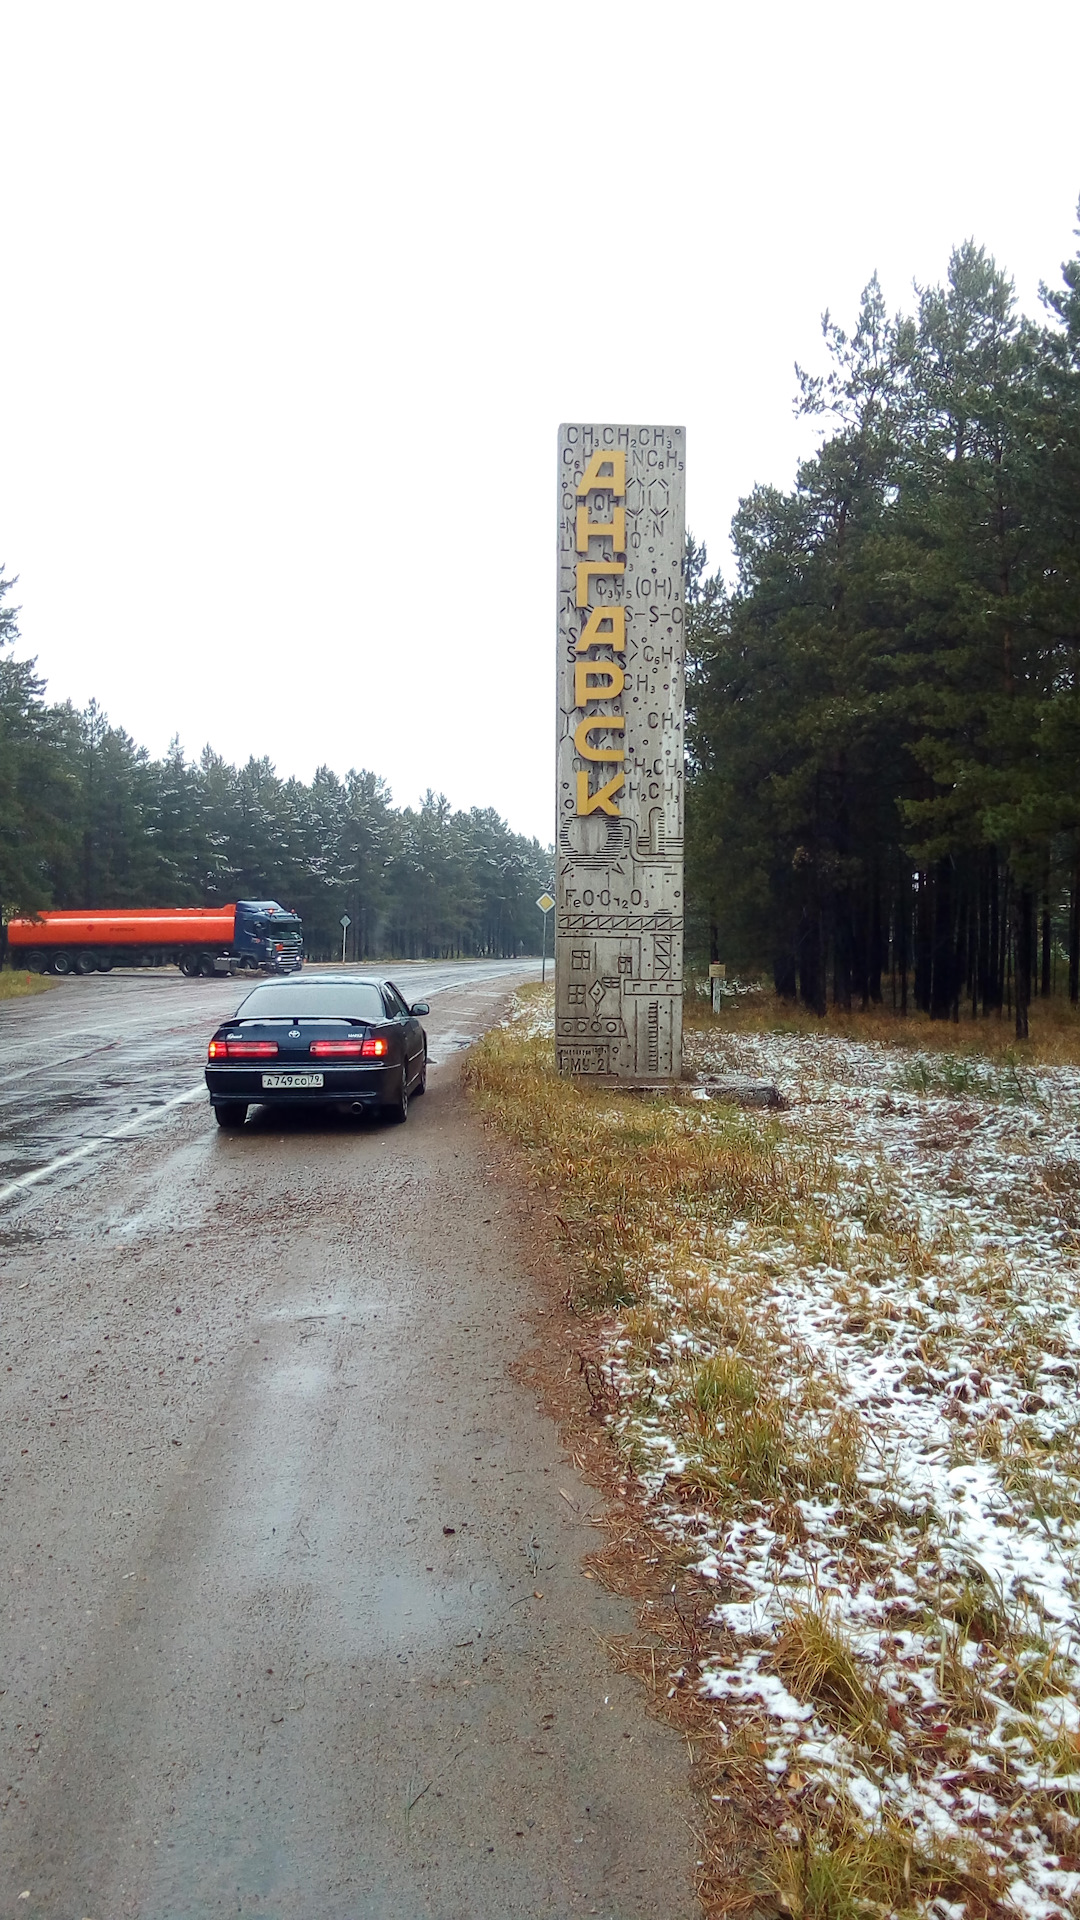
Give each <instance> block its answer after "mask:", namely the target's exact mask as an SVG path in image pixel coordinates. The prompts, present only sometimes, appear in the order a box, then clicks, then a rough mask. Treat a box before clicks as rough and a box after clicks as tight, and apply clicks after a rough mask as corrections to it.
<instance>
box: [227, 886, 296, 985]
mask: <svg viewBox="0 0 1080 1920" xmlns="http://www.w3.org/2000/svg"><path fill="white" fill-rule="evenodd" d="M233 948H234V951H235V953H236V955H237V958H238V959H240V960H242V961H244V962H246V964H247V965H248V966H249V967H266V968H268V969H269V970H270V972H271V973H297V972H299V970H300V968H301V967H302V966H303V964H304V929H303V922H302V921H301V920H300V918H299V915H298V914H295V913H290V912H289V910H288V908H287V907H283V906H280V905H279V904H278V902H277V901H276V900H238V901H237V903H236V929H235V932H234V934H233Z"/></svg>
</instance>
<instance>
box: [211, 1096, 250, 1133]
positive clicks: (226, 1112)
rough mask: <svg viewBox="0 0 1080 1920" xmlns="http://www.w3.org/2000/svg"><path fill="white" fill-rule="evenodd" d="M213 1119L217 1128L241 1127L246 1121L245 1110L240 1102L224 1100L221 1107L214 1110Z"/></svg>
mask: <svg viewBox="0 0 1080 1920" xmlns="http://www.w3.org/2000/svg"><path fill="white" fill-rule="evenodd" d="M214 1119H215V1120H216V1121H217V1123H218V1126H219V1127H242V1126H243V1124H244V1121H245V1120H246V1119H247V1108H246V1106H245V1105H244V1103H243V1101H242V1100H226V1101H225V1102H224V1104H223V1105H222V1106H220V1107H215V1108H214Z"/></svg>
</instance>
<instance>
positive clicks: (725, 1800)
mask: <svg viewBox="0 0 1080 1920" xmlns="http://www.w3.org/2000/svg"><path fill="white" fill-rule="evenodd" d="M508 1004H509V1003H508ZM463 1078H464V1081H465V1085H464V1092H465V1096H466V1099H467V1101H468V1103H469V1105H470V1107H471V1108H472V1111H473V1114H474V1116H475V1118H476V1119H477V1121H478V1122H479V1124H480V1125H481V1126H482V1127H483V1128H484V1131H485V1135H486V1137H487V1140H488V1144H489V1146H490V1148H491V1157H492V1161H493V1162H494V1164H495V1165H496V1166H497V1168H498V1175H497V1177H498V1179H499V1181H500V1184H501V1185H502V1187H503V1190H504V1193H505V1195H506V1198H507V1202H508V1205H509V1207H510V1209H511V1211H510V1213H509V1215H508V1217H507V1220H506V1225H507V1226H508V1227H510V1228H511V1230H512V1232H513V1234H514V1237H515V1239H516V1241H517V1246H518V1253H519V1257H520V1259H521V1261H522V1264H523V1266H524V1267H525V1269H526V1271H528V1272H529V1273H530V1274H531V1275H532V1276H533V1278H534V1280H535V1283H536V1287H537V1292H538V1294H539V1295H540V1296H541V1297H542V1298H543V1299H544V1302H545V1304H544V1306H543V1307H542V1308H540V1309H538V1313H539V1315H540V1316H541V1317H540V1318H539V1320H538V1323H537V1326H536V1333H537V1340H536V1344H535V1345H534V1346H533V1347H532V1348H530V1349H529V1351H528V1352H527V1353H526V1354H524V1355H523V1357H522V1358H521V1360H520V1361H518V1362H517V1363H516V1365H515V1366H514V1368H513V1369H512V1372H513V1377H514V1378H515V1379H516V1380H517V1381H518V1382H519V1383H520V1384H521V1385H522V1386H525V1387H527V1388H529V1389H530V1390H531V1391H532V1392H533V1393H534V1394H535V1396H536V1398H537V1401H538V1402H539V1404H540V1405H541V1407H542V1408H543V1411H544V1412H545V1414H546V1415H547V1416H548V1418H549V1419H551V1420H552V1421H553V1422H554V1424H555V1426H556V1429H557V1431H558V1434H559V1438H560V1440H561V1442H562V1444H563V1446H564V1447H565V1448H566V1451H567V1453H568V1455H569V1456H570V1458H571V1459H572V1461H573V1463H574V1465H575V1467H576V1468H577V1469H578V1471H579V1473H580V1474H581V1475H582V1477H583V1478H584V1479H585V1480H586V1481H587V1482H588V1483H589V1485H590V1486H592V1487H595V1489H596V1490H597V1492H598V1493H599V1494H600V1495H601V1497H602V1499H603V1500H604V1502H605V1510H604V1514H603V1517H602V1526H603V1531H604V1534H605V1536H606V1538H605V1543H604V1545H603V1546H601V1547H598V1548H597V1549H596V1551H595V1552H593V1553H590V1554H588V1555H587V1556H586V1557H585V1561H584V1572H585V1577H586V1578H587V1579H595V1580H598V1581H600V1582H601V1584H602V1585H603V1586H605V1587H606V1588H607V1589H608V1591H609V1592H611V1593H613V1594H616V1595H618V1596H619V1597H620V1598H622V1599H625V1600H628V1601H631V1602H632V1603H633V1604H634V1605H635V1606H636V1607H637V1610H638V1625H637V1631H636V1632H635V1633H633V1634H626V1635H621V1636H619V1637H617V1638H613V1639H610V1640H608V1641H607V1642H606V1643H605V1644H606V1648H607V1652H608V1655H609V1657H610V1659H611V1662H612V1665H613V1666H614V1667H615V1669H616V1670H617V1671H618V1672H621V1673H625V1674H629V1675H631V1676H632V1677H633V1678H634V1679H635V1680H637V1681H638V1682H639V1683H640V1685H641V1687H642V1688H643V1690H644V1693H645V1696H646V1711H647V1712H648V1714H649V1716H650V1717H651V1718H653V1719H656V1720H657V1721H659V1722H661V1723H662V1724H663V1725H665V1726H667V1727H669V1728H671V1729H672V1730H673V1731H675V1732H677V1733H679V1734H680V1735H681V1736H682V1738H683V1739H684V1741H685V1743H686V1748H687V1755H688V1762H689V1775H690V1786H691V1790H692V1793H693V1796H694V1799H695V1801H696V1804H697V1812H698V1823H697V1828H696V1832H695V1842H696V1849H695V1853H696V1858H697V1860H698V1869H697V1876H696V1893H697V1897H698V1900H699V1902H700V1904H701V1909H702V1913H703V1915H704V1920H727V1917H728V1916H730V1915H733V1914H734V1913H735V1912H736V1911H737V1912H738V1913H739V1915H740V1920H781V1917H782V1915H783V1913H784V1909H783V1908H782V1907H781V1906H780V1905H779V1904H778V1903H777V1902H776V1900H775V1899H774V1898H773V1897H772V1895H771V1890H770V1889H768V1888H766V1887H765V1886H764V1885H762V1884H761V1882H760V1876H759V1873H758V1872H757V1871H755V1869H756V1867H757V1863H758V1861H759V1859H760V1825H759V1818H758V1815H759V1809H760V1804H761V1763H760V1759H759V1758H757V1757H756V1755H755V1753H754V1752H753V1750H752V1749H751V1748H748V1749H747V1751H746V1752H745V1753H744V1752H742V1751H741V1749H740V1747H739V1745H738V1742H737V1740H736V1741H732V1742H731V1743H724V1742H722V1740H721V1738H720V1734H719V1729H718V1727H717V1723H716V1716H715V1714H714V1712H713V1711H712V1710H711V1709H710V1707H709V1706H708V1705H707V1704H706V1703H705V1702H703V1701H701V1700H700V1699H699V1698H698V1697H697V1695H696V1693H695V1692H694V1689H693V1685H692V1676H693V1673H694V1671H695V1668H696V1662H697V1659H698V1658H699V1656H700V1652H701V1641H700V1628H701V1625H702V1624H703V1622H704V1619H705V1616H706V1615H707V1614H708V1613H709V1612H710V1611H711V1610H712V1609H713V1608H714V1607H715V1605H716V1592H715V1589H714V1588H710V1587H709V1586H708V1584H707V1583H706V1582H705V1581H703V1580H700V1579H699V1578H697V1577H696V1576H695V1575H694V1574H693V1572H691V1571H688V1570H687V1568H686V1566H685V1564H684V1561H683V1560H682V1559H681V1558H680V1557H679V1555H678V1553H677V1552H676V1551H675V1550H673V1547H672V1543H671V1541H670V1540H669V1539H667V1538H666V1537H665V1536H664V1535H663V1534H661V1533H660V1532H658V1531H657V1529H656V1528H655V1527H654V1526H652V1525H651V1524H650V1521H649V1516H648V1496H647V1494H646V1493H645V1491H644V1489H643V1488H642V1486H641V1484H640V1482H639V1481H638V1479H637V1476H636V1475H635V1474H634V1472H633V1469H632V1468H631V1466H630V1465H629V1463H628V1462H627V1461H626V1460H625V1459H624V1458H622V1457H621V1456H620V1455H619V1453H618V1451H617V1449H616V1447H615V1445H614V1444H613V1441H612V1439H611V1434H610V1431H609V1427H608V1418H609V1415H610V1414H611V1413H612V1412H613V1411H615V1404H616V1403H615V1399H614V1397H613V1394H612V1390H611V1385H610V1382H609V1380H608V1379H607V1376H606V1374H605V1373H604V1371H603V1369H602V1366H601V1359H602V1355H603V1351H604V1347H603V1341H602V1339H601V1332H600V1330H601V1327H602V1325H603V1323H604V1319H605V1316H604V1314H603V1313H601V1312H592V1313H582V1312H580V1311H578V1310H577V1309H576V1308H574V1307H573V1306H571V1305H570V1291H571V1290H570V1286H569V1284H568V1272H567V1266H566V1258H565V1255H564V1254H563V1253H562V1251H561V1249H560V1244H559V1243H560V1237H561V1235H560V1223H559V1216H558V1212H557V1204H558V1203H557V1199H556V1196H555V1195H553V1194H547V1193H545V1192H544V1191H542V1190H539V1189H538V1188H537V1187H536V1185H535V1184H534V1183H532V1182H531V1180H530V1175H529V1169H528V1166H527V1163H526V1157H525V1154H524V1153H523V1152H522V1151H521V1150H520V1149H519V1148H518V1147H517V1145H516V1143H515V1141H514V1139H513V1137H512V1136H511V1135H509V1134H507V1133H506V1132H505V1131H503V1129H502V1128H501V1127H500V1126H499V1123H498V1120H497V1119H492V1118H491V1117H490V1116H487V1115H485V1114H484V1113H483V1112H482V1111H481V1103H480V1101H479V1099H478V1098H477V1096H476V1095H475V1093H474V1092H473V1090H472V1089H471V1088H470V1087H469V1085H468V1077H467V1074H466V1075H465V1076H463ZM716 1796H718V1797H716ZM748 1894H749V1898H750V1900H751V1903H752V1904H750V1905H748V1904H747V1899H748Z"/></svg>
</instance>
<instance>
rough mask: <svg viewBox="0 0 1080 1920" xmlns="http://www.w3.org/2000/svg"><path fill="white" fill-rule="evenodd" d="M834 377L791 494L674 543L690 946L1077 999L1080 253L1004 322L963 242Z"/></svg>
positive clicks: (874, 322)
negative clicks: (1037, 307)
mask: <svg viewBox="0 0 1080 1920" xmlns="http://www.w3.org/2000/svg"><path fill="white" fill-rule="evenodd" d="M911 304H912V306H913V309H914V310H913V311H912V312H909V313H900V314H896V315H892V314H890V313H889V312H888V311H887V309H886V306H885V303H884V301H883V298H882V294H881V290H880V288H879V286H878V284H877V281H876V280H871V282H870V284H869V286H868V287H867V289H866V291H865V293H864V295H863V297H862V302H861V308H860V311H859V314H858V320H857V324H856V325H855V327H854V329H853V331H851V332H850V333H848V332H845V331H844V330H843V329H842V328H841V327H840V326H838V325H837V324H836V322H835V321H834V320H832V319H831V318H830V317H829V316H826V317H825V320H824V323H823V332H824V341H825V347H826V350H827V351H826V357H825V362H824V365H825V371H824V372H822V373H814V374H810V373H806V372H802V371H800V370H798V369H797V370H796V371H797V383H798V392H797V401H796V404H797V407H798V409H799V410H800V411H801V412H803V413H805V414H807V415H811V416H814V417H816V419H817V420H818V421H819V422H820V425H821V429H822V432H821V438H820V443H819V445H818V448H817V451H816V452H815V453H814V454H813V455H812V457H810V458H808V459H806V460H805V461H804V462H803V463H802V464H801V466H800V468H799V470H798V474H797V478H796V482H795V485H794V487H793V488H792V489H791V490H790V491H789V492H783V491H780V490H778V489H777V488H776V487H772V486H759V487H757V488H756V489H755V490H754V491H753V492H752V493H751V494H750V495H749V496H748V497H747V498H745V499H744V500H743V501H742V502H741V504H740V507H739V510H738V513H737V514H736V517H735V520H734V523H733V546H734V549H735V565H736V572H735V579H734V583H733V584H732V585H731V586H728V585H726V584H725V582H724V580H723V578H722V577H721V575H720V574H719V573H715V574H710V573H709V571H708V564H707V559H706V555H705V552H704V550H703V549H701V548H700V547H698V546H696V545H695V544H694V543H693V542H691V543H690V547H689V554H688V571H689V580H688V589H689V592H688V598H689V601H690V613H689V620H688V633H689V650H690V664H689V690H688V702H689V712H688V731H689V738H690V743H691V745H690V753H691V763H690V767H689V770H688V778H689V786H688V842H687V894H688V901H689V903H690V910H691V913H692V916H693V926H694V937H695V938H696V941H697V943H698V946H699V948H700V949H701V950H702V952H703V953H704V952H705V950H706V949H707V950H708V951H710V952H711V954H712V956H713V957H714V958H717V959H720V960H722V961H725V962H726V963H728V966H729V971H730V970H731V968H732V967H735V968H737V969H741V970H746V969H756V970H759V971H763V972H765V973H767V974H771V975H772V977H773V979H774V981H775V985H776V987H777V990H778V991H779V993H781V994H782V995H784V996H790V997H792V998H795V997H796V996H797V997H798V998H800V999H801V1000H802V1001H803V1002H804V1003H805V1005H806V1006H807V1007H808V1008H810V1009H813V1010H815V1011H816V1012H819V1013H824V1012H825V1010H826V1007H827V1005H828V1004H829V1003H830V1002H835V1003H836V1004H837V1005H839V1006H841V1007H844V1008H848V1007H850V1006H852V1005H853V1004H854V1005H856V1006H858V1005H860V1004H861V1005H863V1006H870V1005H873V1004H874V1003H881V1002H882V1001H883V1000H884V1002H885V1004H886V1006H888V1005H895V1007H896V1008H897V1010H898V1011H899V1010H907V1009H908V1007H909V1006H915V1007H918V1008H920V1009H922V1010H923V1011H924V1012H927V1013H929V1014H930V1015H931V1016H932V1017H936V1018H940V1019H950V1018H951V1019H956V1018H958V1017H960V1016H961V1015H965V1014H970V1015H973V1016H974V1015H980V1016H981V1015H983V1014H988V1013H998V1012H1003V1013H1005V1014H1006V1015H1011V1016H1012V1017H1014V1018H1015V1022H1016V1032H1017V1035H1018V1036H1019V1037H1021V1038H1022V1037H1024V1036H1025V1035H1026V1033H1027V1022H1028V1008H1029V1005H1030V1003H1031V1000H1032V997H1033V996H1034V995H1040V994H1041V995H1049V994H1051V993H1062V994H1064V993H1065V992H1067V993H1068V995H1069V996H1070V998H1071V999H1072V1000H1073V1001H1074V1002H1075V1001H1076V1000H1077V997H1078V992H1080V258H1075V259H1073V260H1072V261H1070V262H1069V263H1067V264H1066V265H1065V267H1064V268H1063V270H1062V276H1061V278H1060V279H1058V280H1057V281H1056V283H1055V284H1054V285H1051V286H1044V287H1043V289H1042V310H1041V313H1040V315H1039V317H1038V318H1037V319H1031V318H1026V317H1024V316H1023V315H1021V314H1020V313H1019V312H1018V311H1017V306H1016V301H1015V298H1014V293H1013V289H1012V286H1011V284H1010V282H1009V280H1008V278H1007V276H1006V274H1005V273H1004V272H1002V271H1001V270H1000V269H999V267H998V266H996V265H995V263H994V261H993V260H992V259H991V258H989V257H988V255H987V254H986V253H985V251H983V250H982V249H981V248H980V247H978V246H977V245H976V244H975V243H974V242H968V243H967V244H965V245H963V246H960V247H958V248H957V249H956V251H955V252H954V254H953V256H952V259H951V261H950V263H949V268H948V275H947V279H946V282H945V284H944V285H943V286H937V287H928V288H925V289H921V288H917V289H916V290H915V293H914V296H913V300H912V303H911Z"/></svg>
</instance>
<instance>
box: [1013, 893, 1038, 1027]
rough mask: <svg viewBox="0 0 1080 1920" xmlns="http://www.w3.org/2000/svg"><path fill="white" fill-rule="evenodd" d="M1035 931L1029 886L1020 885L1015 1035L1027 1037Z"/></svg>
mask: <svg viewBox="0 0 1080 1920" xmlns="http://www.w3.org/2000/svg"><path fill="white" fill-rule="evenodd" d="M1034 932H1035V907H1034V901H1033V899H1032V894H1031V888H1030V887H1021V888H1020V891H1019V893H1018V894H1017V898H1016V1037H1017V1039H1018V1040H1026V1039H1027V1037H1028V1008H1029V1007H1030V1005H1031V972H1032V968H1031V957H1032V946H1033V944H1034Z"/></svg>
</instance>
